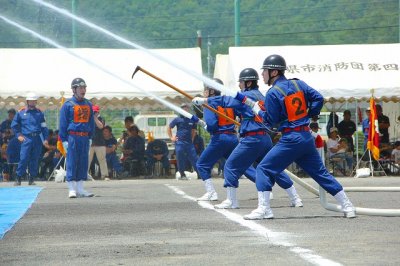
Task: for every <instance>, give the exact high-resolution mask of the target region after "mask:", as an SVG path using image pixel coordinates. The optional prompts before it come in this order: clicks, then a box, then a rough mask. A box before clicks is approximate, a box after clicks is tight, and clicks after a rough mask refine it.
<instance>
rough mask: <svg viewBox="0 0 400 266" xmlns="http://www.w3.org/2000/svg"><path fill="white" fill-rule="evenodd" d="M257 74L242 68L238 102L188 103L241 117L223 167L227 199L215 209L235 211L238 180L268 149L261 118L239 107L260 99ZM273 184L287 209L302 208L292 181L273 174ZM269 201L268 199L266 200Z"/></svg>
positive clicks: (223, 99)
mask: <svg viewBox="0 0 400 266" xmlns="http://www.w3.org/2000/svg"><path fill="white" fill-rule="evenodd" d="M258 79H259V78H258V74H257V71H255V70H254V69H252V68H245V69H243V70H242V71H241V72H240V74H239V87H240V89H241V91H242V93H240V94H238V95H240V96H242V98H241V99H238V98H233V97H230V96H216V97H210V98H198V97H195V98H194V99H193V100H192V101H193V102H194V103H195V104H203V103H208V104H209V105H210V106H211V107H213V108H218V107H219V106H220V107H223V108H227V107H230V108H234V109H235V111H236V112H237V114H238V115H240V117H241V126H240V132H239V133H240V137H241V138H240V141H239V144H238V145H237V146H236V148H235V149H234V150H233V151H232V153H231V155H230V156H229V157H228V159H227V161H226V163H225V167H224V177H225V181H224V187H226V189H227V199H226V200H225V201H223V202H222V203H221V204H217V205H215V206H214V207H215V208H217V209H237V208H239V204H238V201H237V198H236V189H237V188H238V186H239V178H240V177H241V176H242V175H243V174H244V173H245V172H246V170H248V169H249V168H250V167H251V166H252V165H253V163H254V162H256V161H260V160H261V159H262V158H264V156H265V155H266V154H267V152H268V151H269V150H270V149H271V148H272V141H271V137H270V136H269V135H268V133H267V127H266V126H265V125H264V124H263V122H262V118H261V117H259V116H258V115H254V113H253V111H252V109H251V108H250V107H249V106H247V105H243V103H242V102H243V100H244V99H245V98H250V99H251V100H252V101H262V100H263V99H264V97H263V95H262V94H261V92H260V91H259V90H258ZM278 175H279V176H280V177H279V178H277V182H278V184H279V186H281V187H282V188H284V189H285V190H286V192H287V193H288V194H289V198H290V201H291V206H293V207H302V206H303V204H302V202H301V199H300V197H299V196H298V195H297V192H296V189H295V188H294V186H293V182H292V180H291V179H290V178H289V176H288V175H286V174H284V173H277V176H278ZM258 179H259V178H258V177H257V178H256V180H255V182H256V187H257V190H258V191H260V189H259V186H260V184H259V183H260V182H259V181H258ZM268 199H269V198H268Z"/></svg>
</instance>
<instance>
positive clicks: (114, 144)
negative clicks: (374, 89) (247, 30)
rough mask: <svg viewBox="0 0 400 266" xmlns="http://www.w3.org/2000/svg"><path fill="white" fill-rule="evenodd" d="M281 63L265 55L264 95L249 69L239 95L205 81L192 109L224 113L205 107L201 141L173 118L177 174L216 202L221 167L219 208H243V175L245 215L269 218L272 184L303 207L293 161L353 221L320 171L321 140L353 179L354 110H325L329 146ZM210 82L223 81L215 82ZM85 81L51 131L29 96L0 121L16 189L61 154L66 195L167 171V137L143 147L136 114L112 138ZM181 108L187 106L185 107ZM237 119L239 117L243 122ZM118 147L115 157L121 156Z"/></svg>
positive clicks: (316, 96) (6, 170)
mask: <svg viewBox="0 0 400 266" xmlns="http://www.w3.org/2000/svg"><path fill="white" fill-rule="evenodd" d="M286 68H287V67H286V62H285V60H284V58H283V57H282V56H279V55H271V56H268V57H267V58H266V59H265V60H264V62H263V65H262V70H263V71H262V77H263V80H264V82H265V83H266V84H268V85H269V86H271V88H270V89H269V90H268V92H267V93H266V95H265V96H264V95H263V94H262V93H261V92H260V91H259V89H258V80H259V76H258V73H257V71H256V70H254V69H252V68H245V69H243V70H242V71H241V73H240V75H239V88H240V92H237V93H232V95H229V94H228V95H221V91H219V90H218V89H216V88H212V87H210V86H206V87H205V90H204V97H195V98H194V99H193V100H192V102H193V103H194V104H196V105H198V106H201V105H203V104H208V105H209V106H210V107H212V108H214V109H216V110H218V111H221V112H223V113H224V114H226V117H225V118H223V117H220V116H217V114H215V113H214V112H211V111H210V110H208V109H204V110H203V111H204V120H205V122H204V125H203V126H205V127H204V128H205V130H206V131H208V133H209V134H210V136H211V139H210V143H209V144H208V145H207V146H206V147H205V146H204V140H203V139H202V138H201V136H199V134H198V133H197V129H198V126H199V124H198V122H199V119H198V118H197V117H196V116H193V117H192V118H187V117H185V116H183V115H179V116H177V117H176V118H175V119H174V120H172V121H171V122H170V124H169V125H168V127H167V133H168V136H169V138H170V140H171V141H172V142H173V143H174V145H175V153H174V154H175V159H176V161H177V165H176V172H177V173H179V179H180V180H187V179H188V178H187V176H186V173H185V171H186V170H188V169H192V170H193V171H195V172H196V173H197V176H198V178H199V179H202V180H203V182H204V185H205V190H206V193H205V194H204V195H203V196H202V197H200V198H198V200H200V201H216V200H218V195H217V193H216V190H215V188H214V185H213V183H212V180H211V177H212V169H213V168H214V166H215V165H216V164H219V171H220V172H223V176H224V187H225V188H226V192H227V197H226V200H224V201H223V202H222V203H220V204H217V205H215V208H221V209H235V208H239V202H238V199H237V197H236V193H237V192H236V191H237V189H238V187H239V179H240V178H241V177H242V175H244V176H246V177H247V178H248V179H249V180H251V181H252V182H254V183H255V187H256V189H257V191H258V207H257V208H256V209H255V210H253V211H252V212H251V213H250V214H248V215H245V216H244V218H245V219H249V220H255V219H270V218H273V213H272V210H271V208H270V198H271V197H272V194H271V191H272V187H273V186H274V184H275V183H277V184H278V185H279V186H280V187H282V188H283V189H285V190H286V192H287V194H288V197H289V201H290V206H292V207H302V206H303V203H302V200H301V198H300V196H299V195H298V194H297V192H296V189H295V187H294V185H293V182H292V180H291V179H290V178H289V176H288V175H287V174H286V173H285V172H284V170H285V169H286V168H287V167H288V166H289V165H290V164H292V163H296V164H297V165H298V166H299V167H301V168H302V169H303V170H304V171H305V172H306V173H307V174H308V175H309V176H311V177H312V178H313V179H314V180H315V181H316V182H317V183H318V184H319V185H320V186H321V187H322V188H323V189H325V190H326V191H328V193H330V194H331V195H332V196H334V198H335V199H336V200H337V201H338V202H339V204H340V205H341V206H342V210H343V212H344V214H345V216H346V217H349V218H352V217H355V211H354V207H353V205H352V203H351V202H350V200H349V199H348V198H347V196H346V193H345V192H344V191H343V188H342V186H341V184H340V183H339V182H338V181H337V180H336V179H335V178H334V177H333V175H332V174H331V173H330V172H329V171H328V170H327V168H326V167H325V155H324V148H325V146H326V148H325V149H326V152H327V158H328V159H329V160H332V161H335V160H334V159H339V161H343V162H345V164H344V163H343V164H340V165H339V164H338V165H337V167H338V168H339V170H341V171H342V173H343V174H344V175H350V173H351V171H352V170H353V160H354V152H355V145H354V142H353V137H354V133H355V132H356V131H357V126H356V124H355V123H354V121H352V120H351V112H350V110H345V111H344V113H343V115H344V117H343V121H341V122H339V121H338V117H337V115H336V114H335V113H331V116H330V120H329V123H328V125H327V132H328V133H329V139H328V140H327V141H326V143H325V141H324V140H323V139H322V137H321V135H320V134H319V133H318V130H319V129H320V128H319V124H318V114H319V113H320V111H321V108H322V106H323V103H324V100H323V97H322V95H321V94H320V93H319V92H318V91H316V90H315V89H313V88H311V87H310V86H309V85H307V84H306V83H305V82H304V81H301V80H297V79H290V80H289V79H287V78H286V77H285V70H286ZM215 82H217V83H220V84H223V83H222V81H221V80H219V79H215ZM86 87H87V86H86V82H85V81H84V80H83V79H82V78H76V79H74V80H73V81H72V83H71V89H72V92H73V97H72V98H70V99H67V100H66V102H65V103H64V104H63V106H62V108H61V110H60V124H59V129H58V130H55V131H53V130H49V129H48V128H47V125H46V120H45V117H44V114H43V113H42V112H41V110H40V109H39V108H37V107H36V104H37V96H36V95H35V94H29V95H27V97H26V107H24V108H22V109H21V110H19V111H18V112H17V111H16V110H15V109H10V110H8V117H7V119H6V120H5V121H3V122H2V123H1V134H2V138H1V142H2V143H1V144H2V145H1V147H2V153H1V159H2V168H3V169H2V172H3V180H4V181H7V180H13V181H14V182H15V185H16V186H20V185H21V182H22V180H25V179H26V180H27V181H28V185H34V184H35V182H34V181H35V179H37V178H39V179H46V173H47V174H49V173H52V172H53V170H54V168H55V167H57V166H60V165H64V164H63V163H61V162H62V161H63V160H65V165H66V176H65V179H66V182H67V184H68V197H69V198H77V197H92V196H93V195H94V194H93V193H91V192H88V191H86V190H85V189H84V181H86V180H87V179H88V178H93V177H94V178H96V177H98V178H100V179H102V180H109V179H111V178H125V177H127V176H135V175H145V176H146V177H147V178H151V177H153V175H154V173H155V171H154V167H155V164H156V163H159V164H160V165H161V166H162V169H163V170H162V173H163V175H165V176H171V165H170V159H171V158H170V152H169V150H168V146H167V143H166V142H165V141H164V140H160V139H154V138H153V137H151V136H150V135H149V136H148V143H147V147H146V140H145V135H144V132H143V131H142V130H140V129H139V128H138V126H137V125H135V124H134V122H133V121H134V120H133V117H132V116H128V117H126V118H125V120H124V124H125V129H126V130H125V131H124V132H123V135H122V136H121V137H120V138H118V139H117V138H115V136H114V135H113V129H112V127H111V126H109V125H107V123H106V121H105V120H104V118H103V117H102V116H101V114H100V107H99V106H97V105H93V104H92V103H91V102H90V101H89V100H87V99H86V98H85V94H86ZM180 107H181V108H182V109H183V110H185V111H186V112H190V106H189V105H188V104H186V103H185V104H182V105H181V106H180ZM376 110H377V115H378V122H379V132H380V142H381V145H382V146H384V145H385V144H388V145H389V133H388V128H389V127H390V121H389V119H388V117H387V116H385V115H383V114H382V107H381V106H380V105H376ZM369 114H370V110H369V109H367V110H366V115H367V118H366V119H365V120H363V121H362V127H363V133H364V136H367V132H368V130H369V120H368V119H369ZM310 119H311V123H310ZM234 121H240V123H241V125H240V127H239V128H237V126H236V125H235V123H234ZM175 127H176V131H175V132H176V133H175V134H174V133H173V132H174V131H173V129H174V128H175ZM59 143H62V145H58V144H59ZM364 143H366V142H364ZM394 146H395V147H394V148H393V151H391V153H390V154H389V157H391V158H392V159H393V160H395V162H396V163H399V159H400V155H399V154H400V143H399V142H396V143H395V145H394ZM118 148H120V149H121V155H119V154H118V153H117V150H118ZM364 148H366V145H364ZM336 161H337V160H336ZM92 165H98V168H99V171H90V169H91V168H92ZM221 166H222V167H221ZM94 168H95V169H96V166H95V167H94ZM89 173H91V174H89Z"/></svg>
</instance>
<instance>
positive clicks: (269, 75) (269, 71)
mask: <svg viewBox="0 0 400 266" xmlns="http://www.w3.org/2000/svg"><path fill="white" fill-rule="evenodd" d="M271 70H273V69H268V86H271V85H272V79H273V78H275V77H277V76H278V75H276V76H274V77H272V76H271Z"/></svg>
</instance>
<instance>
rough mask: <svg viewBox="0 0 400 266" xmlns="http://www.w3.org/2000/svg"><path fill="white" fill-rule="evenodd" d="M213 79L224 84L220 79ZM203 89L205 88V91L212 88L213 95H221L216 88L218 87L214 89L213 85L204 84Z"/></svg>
mask: <svg viewBox="0 0 400 266" xmlns="http://www.w3.org/2000/svg"><path fill="white" fill-rule="evenodd" d="M213 80H214V81H215V82H217V83H219V84H221V85H224V83H223V82H222V80H220V79H219V78H213ZM204 90H205V91H206V90H214V94H213V96H219V95H221V91H220V90H218V89H216V88H213V87H211V86H208V85H206V86H205V87H204Z"/></svg>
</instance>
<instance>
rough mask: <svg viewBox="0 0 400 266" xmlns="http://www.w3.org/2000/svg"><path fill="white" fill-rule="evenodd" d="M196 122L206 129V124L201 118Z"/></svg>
mask: <svg viewBox="0 0 400 266" xmlns="http://www.w3.org/2000/svg"><path fill="white" fill-rule="evenodd" d="M198 124H199V125H200V126H202V127H203V128H204V129H207V124H206V122H204V121H203V120H199V122H198Z"/></svg>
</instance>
